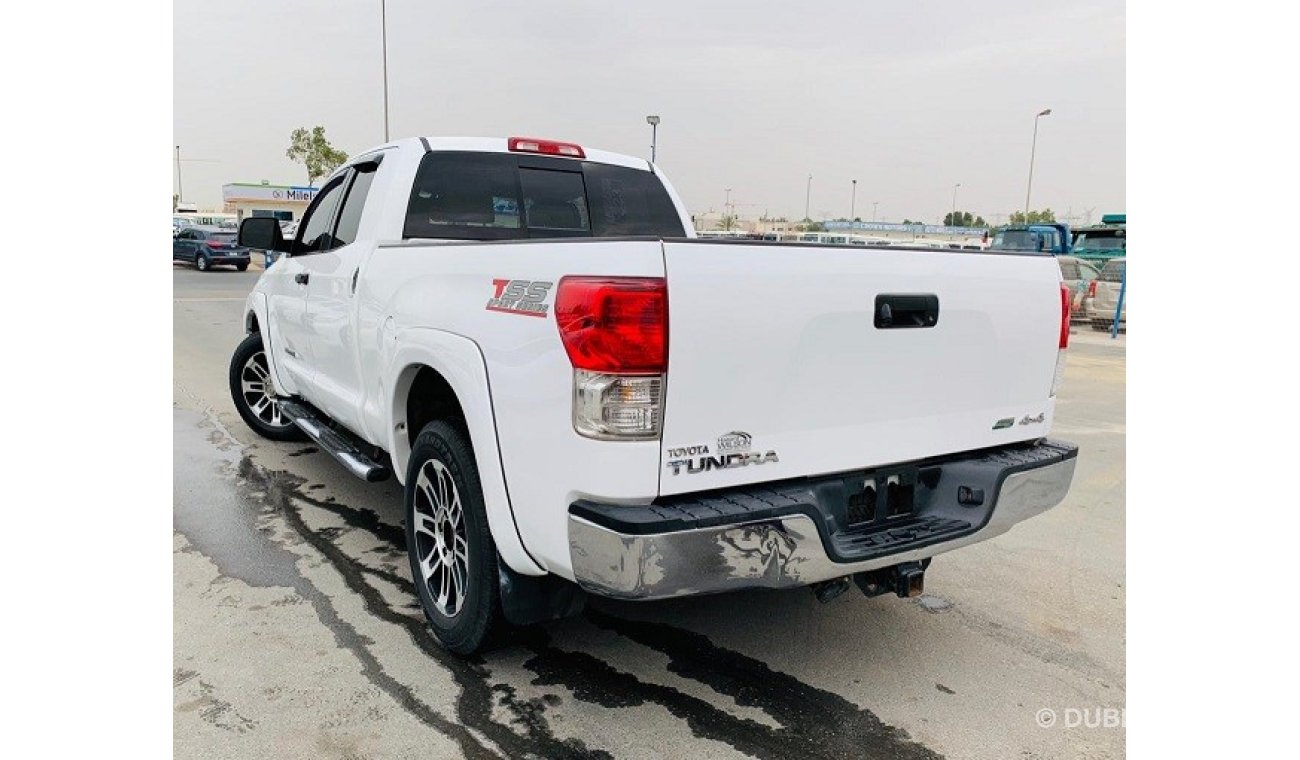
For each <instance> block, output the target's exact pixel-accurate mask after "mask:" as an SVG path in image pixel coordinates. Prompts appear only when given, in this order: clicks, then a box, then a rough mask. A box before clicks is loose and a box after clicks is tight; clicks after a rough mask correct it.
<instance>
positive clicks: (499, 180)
mask: <svg viewBox="0 0 1300 760" xmlns="http://www.w3.org/2000/svg"><path fill="white" fill-rule="evenodd" d="M403 235H404V236H405V237H408V238H444V239H455V240H508V239H522V238H548V237H575V236H576V237H617V236H632V235H643V236H657V237H682V236H683V235H685V230H684V229H683V227H682V222H681V219H680V218H679V217H678V215H677V210H676V208H675V207H674V206H673V203H672V200H671V199H670V198H669V197H668V192H667V191H666V190H665V189H664V186H663V183H661V182H660V181H659V179H658V177H656V176H655V175H654V174H652V173H651V172H649V171H643V170H639V169H631V168H627V167H622V166H611V165H608V164H599V163H594V162H590V161H583V162H578V161H571V160H566V159H548V158H539V157H535V156H527V157H523V158H522V159H521V157H520V156H517V155H514V154H508V153H458V152H438V153H429V154H426V155H425V157H424V159H423V160H422V161H421V163H420V169H419V171H418V172H417V173H416V176H415V184H414V187H412V189H411V199H410V203H409V205H408V206H407V214H406V224H405V228H404V230H403Z"/></svg>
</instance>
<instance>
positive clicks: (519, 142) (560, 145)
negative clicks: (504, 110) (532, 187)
mask: <svg viewBox="0 0 1300 760" xmlns="http://www.w3.org/2000/svg"><path fill="white" fill-rule="evenodd" d="M510 150H512V151H514V152H515V153H541V154H542V155H544V156H568V157H569V158H586V157H587V154H586V153H585V152H584V151H583V150H582V146H581V145H575V144H574V143H566V142H558V141H556V140H538V139H537V138H535V137H512V138H510Z"/></svg>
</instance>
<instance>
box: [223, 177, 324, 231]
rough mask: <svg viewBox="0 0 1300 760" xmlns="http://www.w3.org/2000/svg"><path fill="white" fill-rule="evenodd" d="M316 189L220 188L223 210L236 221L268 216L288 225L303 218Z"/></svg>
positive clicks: (239, 184)
mask: <svg viewBox="0 0 1300 760" xmlns="http://www.w3.org/2000/svg"><path fill="white" fill-rule="evenodd" d="M318 189H319V188H315V187H298V186H291V185H269V184H264V183H262V184H256V185H255V184H252V183H247V182H232V183H231V184H228V185H222V186H221V199H222V201H223V203H224V208H223V210H224V211H225V212H226V213H228V214H234V215H235V218H236V219H245V218H247V217H250V216H270V217H274V218H276V219H279V220H281V221H286V222H291V221H296V220H298V219H301V218H302V213H303V212H304V211H306V210H307V204H309V203H311V199H312V198H315V197H316V191H317V190H318Z"/></svg>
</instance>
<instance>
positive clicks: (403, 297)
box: [357, 240, 663, 578]
mask: <svg viewBox="0 0 1300 760" xmlns="http://www.w3.org/2000/svg"><path fill="white" fill-rule="evenodd" d="M584 274H586V275H626V276H653V277H660V276H663V252H662V245H661V243H659V242H658V241H641V240H638V241H627V240H579V241H563V242H557V241H522V242H512V243H423V244H409V243H406V244H390V245H383V246H381V247H380V248H379V249H378V250H376V252H375V254H374V255H373V256H372V257H371V258H370V259H369V261H368V262H367V265H366V271H365V277H363V278H362V280H361V282H360V284H359V286H358V291H357V296H358V299H359V306H358V308H359V314H358V346H359V351H360V360H361V365H362V366H363V367H383V368H385V369H383V370H382V371H378V372H366V373H364V376H365V382H366V388H365V390H364V395H365V402H364V416H365V417H366V427H367V428H368V429H369V430H371V431H379V430H387V431H392V430H393V423H394V420H392V419H391V416H392V414H393V411H392V410H393V409H394V408H395V401H396V400H395V399H394V398H393V392H394V391H393V389H394V388H395V383H396V380H397V377H396V375H397V374H398V373H400V372H401V371H402V363H401V362H393V361H392V354H393V353H395V352H396V351H397V350H398V349H399V348H400V344H401V340H399V339H398V336H399V335H401V334H403V332H404V331H408V330H417V329H427V328H432V329H436V330H438V331H441V332H444V333H447V334H450V335H456V336H461V337H463V338H465V339H467V340H468V341H471V342H472V343H473V344H474V345H476V346H477V347H478V350H479V351H481V352H482V357H483V362H484V365H485V367H486V382H487V384H488V385H489V387H490V398H491V410H490V414H491V416H492V422H494V423H495V429H496V441H495V442H493V441H492V440H491V439H490V436H487V435H483V436H474V439H473V445H474V450H475V456H476V458H478V460H479V463H480V470H483V469H484V467H485V466H493V465H495V466H496V467H499V468H500V469H501V471H502V473H503V475H504V484H505V486H506V490H507V491H508V496H507V498H508V504H500V505H497V506H495V507H494V506H492V505H489V509H497V510H503V509H504V510H509V512H511V513H512V514H513V518H512V519H513V521H514V523H515V525H516V526H517V528H518V531H519V534H520V536H521V537H522V540H523V543H524V545H525V547H526V548H527V550H528V553H529V555H531V556H532V557H533V558H535V559H536V561H537V562H538V564H539V565H541V566H542V567H543V568H544V569H546V570H547V571H549V572H553V573H556V574H558V575H561V576H564V577H568V578H572V575H573V573H572V569H571V566H570V560H569V547H568V532H567V531H568V525H567V514H568V505H569V504H570V503H572V502H573V501H574V500H576V499H578V498H591V499H597V500H602V501H606V502H613V503H619V502H625V503H645V502H647V501H650V500H652V499H653V498H654V497H655V496H656V494H657V490H658V470H659V445H658V443H657V442H655V441H637V442H606V441H594V440H591V439H587V438H583V437H581V436H579V435H578V434H577V433H576V432H574V430H573V423H572V393H573V369H572V366H571V365H570V363H569V359H568V356H567V354H566V353H565V351H564V347H563V344H562V343H561V341H560V336H559V331H558V329H557V328H556V325H555V317H554V314H553V308H554V303H555V292H556V287H557V285H558V282H559V280H560V278H561V277H563V276H565V275H584ZM495 279H508V280H526V281H529V282H534V283H537V282H541V283H550V285H549V287H548V288H547V295H546V297H545V298H544V303H546V304H547V313H546V315H545V316H544V317H532V316H526V315H521V314H511V313H502V312H497V311H490V310H488V309H487V304H488V301H489V299H490V298H491V297H492V296H493V295H494V291H495V286H494V285H493V280H495ZM462 403H463V402H462ZM398 406H400V405H398ZM386 448H387V449H388V450H389V452H390V453H392V454H394V460H395V461H394V464H395V466H396V469H397V470H398V472H404V470H405V461H398V459H399V456H400V454H401V451H400V450H401V448H402V446H401V444H400V443H399V442H397V441H395V440H393V439H391V438H390V440H388V441H387V446H386ZM492 457H497V459H496V461H495V463H494V462H490V461H485V460H488V459H491V458H492ZM503 517H510V515H509V514H505V515H503V514H500V513H498V514H497V515H496V516H495V517H494V516H492V515H489V519H491V520H492V521H493V533H494V535H497V534H498V530H497V526H498V525H500V524H503V521H502V518H503Z"/></svg>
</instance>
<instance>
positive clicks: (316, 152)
mask: <svg viewBox="0 0 1300 760" xmlns="http://www.w3.org/2000/svg"><path fill="white" fill-rule="evenodd" d="M284 154H285V155H286V156H288V157H289V158H290V159H291V160H292V161H295V162H297V163H300V164H302V165H303V166H305V167H307V185H308V187H310V186H312V185H314V184H315V183H316V179H317V178H318V177H324V176H325V175H327V174H329V173H330V172H332V171H334V170H335V169H337V168H339V166H341V165H342V164H343V162H344V161H347V160H348V154H346V153H344V152H343V151H341V150H338V149H337V148H335V147H334V146H333V145H330V142H329V140H326V139H325V128H324V127H321V126H316V127H312V130H311V131H310V132H308V131H307V130H306V129H305V128H304V127H298V128H297V129H295V130H294V131H293V132H292V133H290V135H289V149H288V150H287V151H285V152H284Z"/></svg>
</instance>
